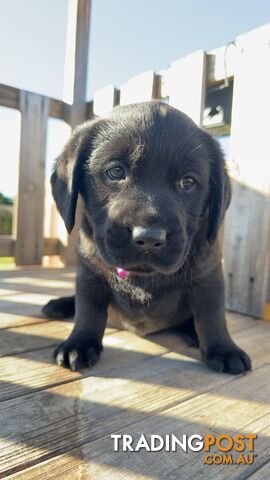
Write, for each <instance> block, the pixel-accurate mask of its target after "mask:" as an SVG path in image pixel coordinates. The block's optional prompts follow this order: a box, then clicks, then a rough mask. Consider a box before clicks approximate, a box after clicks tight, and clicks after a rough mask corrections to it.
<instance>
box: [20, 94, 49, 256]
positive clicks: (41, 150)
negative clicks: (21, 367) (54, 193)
mask: <svg viewBox="0 0 270 480" xmlns="http://www.w3.org/2000/svg"><path fill="white" fill-rule="evenodd" d="M20 111H21V115H22V116H21V146H20V165H19V188H18V207H17V208H18V211H17V232H16V234H17V240H16V248H15V261H16V265H38V264H41V260H42V251H43V209H44V181H45V153H46V133H47V119H48V113H49V101H48V99H47V98H44V97H42V96H40V95H37V94H34V93H27V92H20Z"/></svg>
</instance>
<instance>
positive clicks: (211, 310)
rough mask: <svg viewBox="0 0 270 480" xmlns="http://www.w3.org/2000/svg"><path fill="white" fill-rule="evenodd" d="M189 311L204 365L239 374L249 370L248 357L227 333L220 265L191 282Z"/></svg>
mask: <svg viewBox="0 0 270 480" xmlns="http://www.w3.org/2000/svg"><path fill="white" fill-rule="evenodd" d="M191 308H192V311H193V314H194V323H195V328H196V331H197V334H198V337H199V342H200V350H201V353H202V357H203V360H204V361H205V363H206V364H207V365H209V367H211V368H212V369H213V370H217V371H218V372H226V373H232V374H238V373H243V372H245V371H247V370H251V361H250V358H249V357H248V355H247V354H246V353H245V352H244V351H243V350H241V349H240V348H239V347H238V346H237V345H236V344H235V343H234V342H233V340H232V339H231V337H230V334H229V332H228V330H227V325H226V320H225V306H224V280H223V275H222V270H221V265H219V266H218V267H217V269H216V270H215V271H213V272H211V273H210V274H209V275H208V277H207V278H204V279H203V280H200V281H198V283H196V282H194V284H193V286H192V289H191Z"/></svg>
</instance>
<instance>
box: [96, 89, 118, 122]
mask: <svg viewBox="0 0 270 480" xmlns="http://www.w3.org/2000/svg"><path fill="white" fill-rule="evenodd" d="M118 103H119V90H117V89H116V88H114V86H113V85H108V86H107V87H104V88H101V89H100V90H98V91H97V92H95V93H94V102H93V113H94V115H98V116H99V117H105V116H106V115H108V113H110V111H111V110H112V109H113V107H115V106H116V105H117V104H118Z"/></svg>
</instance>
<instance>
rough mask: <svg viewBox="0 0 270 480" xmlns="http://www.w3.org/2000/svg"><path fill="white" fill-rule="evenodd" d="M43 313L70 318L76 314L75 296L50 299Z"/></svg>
mask: <svg viewBox="0 0 270 480" xmlns="http://www.w3.org/2000/svg"><path fill="white" fill-rule="evenodd" d="M41 311H42V313H43V314H44V315H45V317H48V318H57V319H59V318H70V317H74V314H75V296H74V295H73V296H72V297H61V298H57V299H55V300H50V301H49V302H48V303H46V305H44V307H43V308H42V310H41Z"/></svg>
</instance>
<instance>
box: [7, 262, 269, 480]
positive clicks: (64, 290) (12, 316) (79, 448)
mask: <svg viewBox="0 0 270 480" xmlns="http://www.w3.org/2000/svg"><path fill="white" fill-rule="evenodd" d="M73 289H74V273H73V271H72V270H68V269H65V270H62V269H31V268H30V269H16V270H9V271H0V328H1V330H0V337H1V338H0V377H1V386H0V400H1V403H0V409H1V411H0V443H1V445H0V478H12V479H31V480H32V479H39V480H43V479H48V478H53V479H55V478H58V479H70V480H77V479H97V480H99V479H100V480H107V479H108V480H119V479H127V480H129V479H162V480H163V479H164V480H165V479H172V480H173V479H175V480H178V479H181V480H189V479H192V478H194V479H197V478H199V479H207V480H208V479H215V480H216V479H220V480H223V479H238V480H242V479H247V478H251V479H252V480H254V479H267V480H268V479H269V478H270V462H269V459H270V439H269V435H270V405H269V398H270V386H269V378H270V376H269V374H270V365H269V362H270V324H269V322H264V321H259V320H254V319H252V318H250V317H244V316H241V315H236V314H232V313H228V323H229V328H230V331H231V333H232V335H233V338H234V340H235V341H236V342H237V343H238V344H239V345H240V346H241V347H242V348H244V349H245V350H246V351H247V352H248V353H249V354H250V356H251V357H252V360H253V372H252V373H250V374H248V375H243V376H238V377H233V376H230V375H225V374H218V373H215V372H212V371H210V370H209V369H208V368H207V367H205V366H204V365H203V364H202V363H201V362H200V360H199V358H200V357H199V353H198V351H197V350H196V349H194V348H192V347H189V346H187V344H186V343H185V342H184V340H183V339H182V338H180V337H179V335H178V334H177V332H166V333H160V334H156V335H152V336H151V337H149V338H147V339H145V338H140V337H138V336H135V335H134V334H132V333H128V332H125V331H119V330H116V329H113V328H108V329H107V333H106V337H105V341H104V346H105V349H104V352H103V355H102V358H101V360H100V361H99V363H98V365H97V366H96V367H95V368H94V370H92V371H90V370H85V371H84V372H83V373H72V372H70V371H69V370H67V369H62V368H59V367H57V366H56V365H55V364H54V361H53V360H52V351H53V349H54V346H55V345H56V344H57V343H58V342H59V341H61V340H63V339H65V338H66V337H67V336H68V334H69V332H70V331H71V329H72V321H48V320H46V319H45V318H43V317H42V315H41V314H40V308H41V306H42V305H43V304H44V303H46V302H47V301H48V300H49V299H51V298H53V297H57V296H59V295H69V294H70V293H71V292H72V291H73ZM115 433H117V434H129V435H132V436H133V437H134V439H135V441H136V440H138V439H139V437H140V435H141V434H142V433H144V434H145V436H146V438H149V435H150V434H157V435H161V436H163V437H164V436H165V435H166V434H171V433H174V434H175V435H176V436H177V437H179V438H180V437H181V436H182V435H183V434H188V435H191V434H200V435H204V434H205V433H212V434H214V435H218V434H224V433H227V434H232V435H233V434H235V433H245V434H247V433H257V434H258V439H257V441H256V442H255V452H254V453H255V454H256V458H255V463H254V464H252V465H205V464H203V458H204V455H205V452H190V453H184V452H182V451H177V452H165V451H161V452H146V451H145V450H141V451H140V452H122V451H120V452H114V451H113V441H112V439H111V437H110V435H111V434H115Z"/></svg>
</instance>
